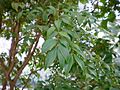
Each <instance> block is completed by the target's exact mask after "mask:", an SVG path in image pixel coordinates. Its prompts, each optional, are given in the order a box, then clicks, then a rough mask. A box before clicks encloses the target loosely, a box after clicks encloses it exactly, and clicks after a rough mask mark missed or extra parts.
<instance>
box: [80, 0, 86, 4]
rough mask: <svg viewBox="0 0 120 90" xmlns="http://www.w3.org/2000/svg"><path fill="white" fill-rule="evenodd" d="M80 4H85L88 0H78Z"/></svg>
mask: <svg viewBox="0 0 120 90" xmlns="http://www.w3.org/2000/svg"><path fill="white" fill-rule="evenodd" d="M80 2H81V3H83V4H86V3H88V0H80Z"/></svg>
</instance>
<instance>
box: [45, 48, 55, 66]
mask: <svg viewBox="0 0 120 90" xmlns="http://www.w3.org/2000/svg"><path fill="white" fill-rule="evenodd" d="M56 52H57V49H56V48H54V49H53V50H51V51H50V52H48V54H47V56H46V60H45V66H46V68H48V67H49V66H50V65H51V64H52V63H53V62H54V60H55V59H56V56H57V55H56Z"/></svg>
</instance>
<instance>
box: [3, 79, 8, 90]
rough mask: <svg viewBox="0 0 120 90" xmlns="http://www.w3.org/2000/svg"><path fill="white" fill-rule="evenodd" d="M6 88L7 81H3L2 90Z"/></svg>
mask: <svg viewBox="0 0 120 90" xmlns="http://www.w3.org/2000/svg"><path fill="white" fill-rule="evenodd" d="M6 86H7V81H6V80H5V81H3V84H2V90H6Z"/></svg>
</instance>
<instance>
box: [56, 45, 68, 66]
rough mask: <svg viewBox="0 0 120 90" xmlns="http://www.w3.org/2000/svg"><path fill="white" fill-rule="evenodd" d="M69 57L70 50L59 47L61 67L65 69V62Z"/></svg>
mask: <svg viewBox="0 0 120 90" xmlns="http://www.w3.org/2000/svg"><path fill="white" fill-rule="evenodd" d="M68 56H69V50H68V49H67V48H65V47H64V46H62V45H59V46H58V60H59V63H60V66H61V67H63V66H64V64H65V60H67V58H68Z"/></svg>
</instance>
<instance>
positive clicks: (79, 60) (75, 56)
mask: <svg viewBox="0 0 120 90" xmlns="http://www.w3.org/2000/svg"><path fill="white" fill-rule="evenodd" d="M74 58H75V60H76V62H77V63H78V65H79V66H80V68H81V69H82V70H84V68H85V64H84V62H83V61H82V60H81V59H80V58H79V57H78V56H77V55H74Z"/></svg>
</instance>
